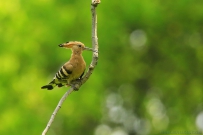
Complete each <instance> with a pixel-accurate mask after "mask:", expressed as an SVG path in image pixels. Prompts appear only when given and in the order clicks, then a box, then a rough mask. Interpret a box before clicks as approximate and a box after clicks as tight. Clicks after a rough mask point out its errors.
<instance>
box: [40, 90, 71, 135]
mask: <svg viewBox="0 0 203 135" xmlns="http://www.w3.org/2000/svg"><path fill="white" fill-rule="evenodd" d="M73 91H74V89H73V88H72V87H71V88H70V89H69V90H68V91H67V92H66V93H65V94H64V95H63V97H62V98H61V100H60V101H59V103H58V105H57V107H56V109H55V110H54V112H53V114H52V115H51V118H50V120H49V122H48V123H47V126H46V128H45V129H44V131H43V133H42V135H46V133H47V131H48V130H49V128H50V126H51V124H52V122H53V121H54V118H55V116H56V114H57V112H58V111H59V109H60V108H61V106H62V104H63V102H64V101H65V100H66V98H67V97H68V95H70V94H71V93H72V92H73Z"/></svg>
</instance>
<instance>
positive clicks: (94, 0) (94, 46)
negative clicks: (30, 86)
mask: <svg viewBox="0 0 203 135" xmlns="http://www.w3.org/2000/svg"><path fill="white" fill-rule="evenodd" d="M99 3H100V0H92V3H91V12H92V50H93V55H92V62H91V64H90V66H89V68H88V71H87V73H86V74H85V75H84V77H83V78H82V79H81V80H79V81H78V80H77V81H74V82H73V83H72V84H73V85H71V86H72V87H71V88H70V89H69V90H68V91H67V92H66V93H65V94H64V95H63V97H62V98H61V99H60V101H59V103H58V105H57V107H56V108H55V110H54V112H53V114H52V115H51V118H50V120H49V122H48V123H47V126H46V128H45V129H44V131H43V132H42V135H46V133H47V131H48V130H49V128H50V126H51V124H52V123H53V121H54V118H55V116H56V114H57V112H58V111H59V109H60V108H61V106H62V104H63V102H64V101H65V100H66V98H67V97H68V95H70V94H71V93H72V92H73V91H74V90H78V89H79V88H80V87H81V85H82V84H84V83H85V82H86V81H87V80H88V79H89V77H90V76H91V74H92V72H93V70H94V68H95V66H96V65H97V61H98V49H99V45H98V38H97V15H96V7H97V5H98V4H99Z"/></svg>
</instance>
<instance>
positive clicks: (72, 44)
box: [59, 41, 87, 52]
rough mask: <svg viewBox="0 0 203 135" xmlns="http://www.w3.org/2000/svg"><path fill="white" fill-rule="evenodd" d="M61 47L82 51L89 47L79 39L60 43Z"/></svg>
mask: <svg viewBox="0 0 203 135" xmlns="http://www.w3.org/2000/svg"><path fill="white" fill-rule="evenodd" d="M59 47H63V48H67V49H72V51H77V52H82V51H83V50H86V49H87V47H85V45H84V44H83V43H82V42H78V41H69V42H66V43H63V44H60V45H59Z"/></svg>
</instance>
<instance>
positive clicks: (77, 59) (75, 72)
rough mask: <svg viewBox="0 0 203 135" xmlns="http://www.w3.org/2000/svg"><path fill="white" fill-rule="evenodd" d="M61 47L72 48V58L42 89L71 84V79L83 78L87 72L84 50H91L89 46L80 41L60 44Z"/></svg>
mask: <svg viewBox="0 0 203 135" xmlns="http://www.w3.org/2000/svg"><path fill="white" fill-rule="evenodd" d="M59 47H63V48H67V49H71V50H72V55H71V58H70V60H69V61H68V62H66V63H65V64H64V65H63V66H62V67H61V68H60V70H59V71H58V72H57V73H56V75H55V76H54V78H53V80H52V81H51V82H50V83H49V84H48V85H45V86H42V87H41V88H42V89H48V90H52V89H53V88H54V87H55V86H58V87H62V86H64V85H70V84H71V81H73V80H76V79H81V77H82V76H83V74H84V72H85V68H86V63H85V61H84V59H83V56H82V51H83V50H89V48H87V47H85V45H84V44H83V43H81V42H78V41H70V42H66V43H63V44H59Z"/></svg>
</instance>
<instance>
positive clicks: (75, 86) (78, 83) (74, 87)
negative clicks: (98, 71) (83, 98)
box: [70, 79, 81, 91]
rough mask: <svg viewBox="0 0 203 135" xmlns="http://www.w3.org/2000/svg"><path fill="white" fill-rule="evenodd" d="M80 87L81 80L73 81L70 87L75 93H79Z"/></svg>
mask: <svg viewBox="0 0 203 135" xmlns="http://www.w3.org/2000/svg"><path fill="white" fill-rule="evenodd" d="M80 85H81V79H76V80H73V81H71V83H70V86H71V87H72V88H73V89H74V90H75V91H78V90H79V87H80Z"/></svg>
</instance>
